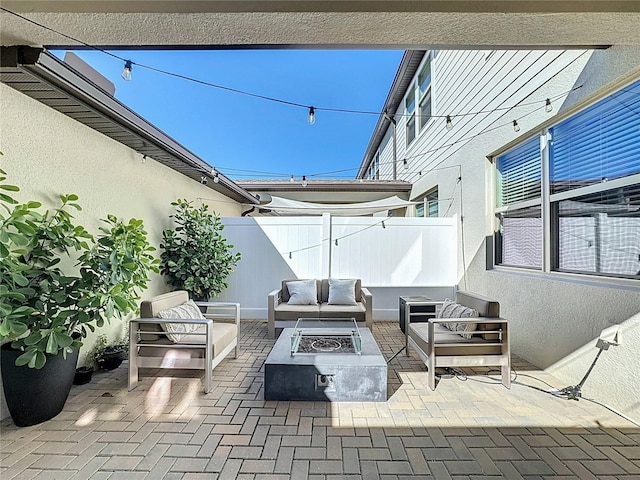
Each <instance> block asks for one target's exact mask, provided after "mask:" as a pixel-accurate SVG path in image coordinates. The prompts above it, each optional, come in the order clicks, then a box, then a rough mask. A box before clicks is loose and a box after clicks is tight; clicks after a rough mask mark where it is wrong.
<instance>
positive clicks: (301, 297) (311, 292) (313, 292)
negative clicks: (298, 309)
mask: <svg viewBox="0 0 640 480" xmlns="http://www.w3.org/2000/svg"><path fill="white" fill-rule="evenodd" d="M287 290H289V297H290V298H289V301H288V302H287V303H288V304H289V305H317V304H318V288H317V287H316V281H315V280H297V281H295V282H287Z"/></svg>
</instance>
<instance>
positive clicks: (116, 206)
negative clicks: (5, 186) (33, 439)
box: [0, 84, 241, 418]
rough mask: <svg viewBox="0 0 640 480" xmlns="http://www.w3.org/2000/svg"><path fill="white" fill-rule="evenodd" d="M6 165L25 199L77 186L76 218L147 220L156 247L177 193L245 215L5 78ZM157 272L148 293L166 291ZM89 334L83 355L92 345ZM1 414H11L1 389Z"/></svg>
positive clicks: (1, 97) (94, 222) (52, 201)
mask: <svg viewBox="0 0 640 480" xmlns="http://www.w3.org/2000/svg"><path fill="white" fill-rule="evenodd" d="M0 111H1V112H2V115H0V151H2V152H3V153H4V155H3V156H0V168H2V169H3V170H5V171H6V172H7V174H8V175H7V176H8V182H9V183H10V184H13V185H18V186H19V187H20V188H21V191H20V192H19V193H18V194H16V197H17V198H18V199H19V200H21V201H27V200H38V201H41V202H42V203H43V204H44V205H56V199H57V198H58V195H59V194H66V193H76V194H78V196H79V197H80V200H79V203H80V204H81V205H82V207H83V210H82V211H81V212H78V213H77V215H76V219H77V220H78V222H79V223H80V224H82V225H84V226H85V227H86V228H87V229H88V230H89V231H90V232H92V233H98V232H97V228H98V226H99V224H100V222H99V219H100V218H104V217H105V216H106V215H107V214H108V213H111V214H114V215H116V216H118V217H120V218H124V219H129V218H131V217H136V218H140V219H142V220H144V225H145V227H146V230H147V232H148V234H149V240H150V241H151V243H152V244H153V245H155V246H156V248H158V252H157V253H158V255H159V244H160V239H161V236H162V230H163V229H164V228H168V227H170V226H171V219H170V218H169V215H171V214H172V213H173V207H172V206H171V205H170V204H171V202H172V201H173V200H175V199H177V198H186V199H188V200H193V201H194V204H196V205H198V204H199V203H198V202H199V200H198V198H207V199H211V200H209V201H208V203H210V204H211V206H212V208H213V210H215V211H217V212H219V213H220V214H221V215H224V216H235V215H240V213H241V205H240V204H238V203H237V202H236V201H234V200H231V199H229V198H227V197H225V196H224V195H221V194H219V193H218V192H215V191H213V190H211V189H209V188H207V187H205V186H203V185H200V183H198V182H196V181H193V180H191V179H190V178H188V177H186V176H184V175H182V174H179V173H177V172H175V171H173V170H171V169H169V168H167V167H165V166H163V165H161V164H159V163H157V162H155V161H154V160H152V159H150V158H147V160H146V161H145V162H144V163H143V162H142V156H141V155H140V154H138V153H136V152H135V151H133V150H131V149H129V148H128V147H125V146H124V145H122V144H120V143H117V142H115V141H114V140H112V139H110V138H108V137H105V136H104V135H102V134H100V133H98V132H96V131H94V130H91V129H90V128H88V127H86V126H84V125H82V124H80V123H78V122H76V121H75V120H72V119H70V118H69V117H66V116H64V115H62V114H61V113H58V112H56V111H55V110H53V109H51V108H49V107H46V106H45V105H43V104H41V103H39V102H37V101H35V100H33V99H31V98H29V97H27V96H25V95H23V94H21V93H19V92H17V91H15V90H13V89H12V88H9V87H7V86H6V85H4V84H0ZM167 290H168V287H167V285H166V284H165V282H164V280H163V278H162V277H161V276H160V275H155V276H154V278H153V279H152V281H151V283H150V286H149V288H148V290H147V291H146V292H144V293H143V297H150V296H152V295H155V294H158V293H161V292H163V291H167ZM123 326H124V322H118V321H115V322H113V323H112V324H111V325H109V326H107V327H105V328H104V330H103V331H104V332H106V333H108V335H109V337H110V338H115V337H117V336H119V335H121V334H122V332H123ZM94 341H95V335H94V336H93V337H90V338H88V339H87V340H86V342H85V344H86V345H85V346H84V347H83V348H82V350H81V361H82V357H83V356H84V355H85V354H86V352H87V350H88V348H90V347H91V346H92V345H93V342H94ZM2 407H3V408H2V409H0V417H2V418H4V417H5V416H7V411H6V409H5V408H4V397H2Z"/></svg>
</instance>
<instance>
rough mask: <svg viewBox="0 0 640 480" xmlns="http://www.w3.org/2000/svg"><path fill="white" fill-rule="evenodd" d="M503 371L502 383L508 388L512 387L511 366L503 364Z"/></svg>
mask: <svg viewBox="0 0 640 480" xmlns="http://www.w3.org/2000/svg"><path fill="white" fill-rule="evenodd" d="M501 371H502V385H504V386H505V387H507V388H509V389H510V388H511V368H510V367H509V365H503V366H502V368H501Z"/></svg>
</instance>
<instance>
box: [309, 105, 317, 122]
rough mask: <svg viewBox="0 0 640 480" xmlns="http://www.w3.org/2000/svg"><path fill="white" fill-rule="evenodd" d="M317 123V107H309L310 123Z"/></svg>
mask: <svg viewBox="0 0 640 480" xmlns="http://www.w3.org/2000/svg"><path fill="white" fill-rule="evenodd" d="M314 123H316V109H315V108H313V107H309V125H313V124H314Z"/></svg>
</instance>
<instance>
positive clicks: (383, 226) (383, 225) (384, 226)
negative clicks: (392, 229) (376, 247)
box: [381, 220, 387, 228]
mask: <svg viewBox="0 0 640 480" xmlns="http://www.w3.org/2000/svg"><path fill="white" fill-rule="evenodd" d="M381 223H382V228H387V226H386V225H385V224H384V220H383V221H382V222H381Z"/></svg>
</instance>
